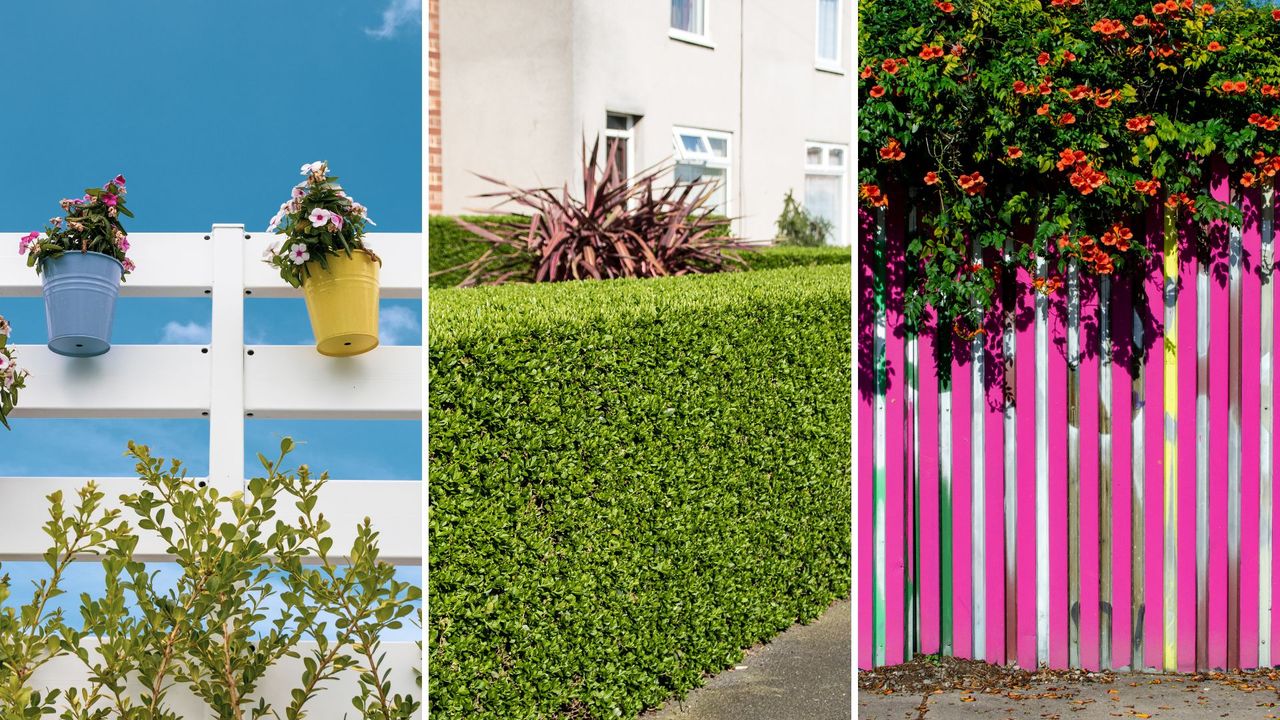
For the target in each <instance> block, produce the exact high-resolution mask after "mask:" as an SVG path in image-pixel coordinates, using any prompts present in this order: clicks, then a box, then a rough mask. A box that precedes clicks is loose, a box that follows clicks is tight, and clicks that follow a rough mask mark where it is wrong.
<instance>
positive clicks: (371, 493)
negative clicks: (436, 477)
mask: <svg viewBox="0 0 1280 720" xmlns="http://www.w3.org/2000/svg"><path fill="white" fill-rule="evenodd" d="M315 470H317V471H319V470H323V468H315ZM91 479H92V480H95V481H96V482H97V483H98V487H99V488H100V489H101V490H102V492H103V494H104V495H105V496H106V497H105V498H104V500H103V504H104V506H105V507H108V508H123V506H122V505H121V504H120V503H119V500H118V498H119V496H120V495H122V494H125V493H132V492H137V491H138V490H139V489H141V487H142V485H141V482H140V481H139V480H138V479H137V478H128V477H125V478H121V477H114V478H88V477H78V478H74V477H73V478H67V477H62V478H31V477H25V478H13V477H0V501H2V502H0V561H5V562H8V561H19V560H40V559H41V556H42V555H43V554H44V551H45V550H46V549H47V548H48V545H49V538H48V537H47V536H46V535H45V534H44V530H43V529H42V527H43V525H44V523H45V521H47V520H48V518H49V503H48V500H47V499H46V498H47V497H48V496H49V495H50V494H52V493H53V492H56V491H59V490H60V491H62V495H63V504H64V506H65V507H67V508H68V510H69V509H70V508H71V507H72V506H74V504H75V502H76V492H77V491H78V490H79V489H80V488H82V487H84V486H85V485H86V484H87V483H88V482H89V480H91ZM206 480H207V479H206V478H193V479H192V482H205V481H206ZM241 484H242V483H241ZM316 508H317V512H320V513H323V514H324V516H325V517H326V518H327V519H328V520H329V522H330V523H332V525H333V527H332V529H331V530H330V536H331V537H332V538H333V546H334V549H335V552H339V553H341V552H343V551H345V550H347V549H349V548H350V547H351V543H352V542H353V541H354V540H355V536H356V526H357V525H358V524H359V523H361V522H362V521H363V520H364V518H365V517H366V516H367V517H369V519H370V520H372V522H373V527H374V529H375V530H377V531H378V533H379V538H378V548H379V551H380V553H381V555H382V557H383V559H384V560H386V561H387V562H390V563H394V564H396V565H418V564H420V563H421V561H422V528H423V510H422V483H420V482H418V481H416V480H330V481H329V482H328V483H327V484H326V485H325V486H324V489H323V490H321V492H320V501H319V502H318V503H317V504H316ZM277 512H278V513H279V517H280V518H281V519H283V520H289V521H292V520H293V519H294V517H295V515H294V508H293V505H292V503H289V504H286V505H284V506H282V507H280V508H278V510H277ZM132 517H133V516H132V512H131V511H129V510H127V509H126V510H124V512H123V519H125V520H128V521H131V519H132ZM137 555H138V559H140V560H146V561H148V562H152V561H155V562H164V561H169V560H172V559H173V558H172V556H170V555H169V554H168V553H167V552H165V545H164V544H163V543H162V542H161V541H160V540H159V539H158V538H156V537H155V536H154V534H152V533H143V534H141V535H140V539H139V542H138V549H137Z"/></svg>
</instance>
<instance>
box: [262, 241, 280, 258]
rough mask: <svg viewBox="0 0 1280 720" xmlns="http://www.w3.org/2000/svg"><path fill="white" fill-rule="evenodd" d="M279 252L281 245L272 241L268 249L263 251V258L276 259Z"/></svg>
mask: <svg viewBox="0 0 1280 720" xmlns="http://www.w3.org/2000/svg"><path fill="white" fill-rule="evenodd" d="M279 252H280V246H279V245H277V244H276V243H271V244H269V245H267V249H266V250H263V251H262V259H263V260H267V261H271V260H274V259H275V257H276V254H277V253H279Z"/></svg>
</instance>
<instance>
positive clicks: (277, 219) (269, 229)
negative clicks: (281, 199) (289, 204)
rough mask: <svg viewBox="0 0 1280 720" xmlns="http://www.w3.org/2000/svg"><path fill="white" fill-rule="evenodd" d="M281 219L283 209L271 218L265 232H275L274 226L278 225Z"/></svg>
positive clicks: (282, 217)
mask: <svg viewBox="0 0 1280 720" xmlns="http://www.w3.org/2000/svg"><path fill="white" fill-rule="evenodd" d="M283 219H284V210H281V211H280V212H278V213H276V214H275V216H273V217H272V218H271V224H270V225H267V232H275V231H276V228H278V227H280V221H281V220H283Z"/></svg>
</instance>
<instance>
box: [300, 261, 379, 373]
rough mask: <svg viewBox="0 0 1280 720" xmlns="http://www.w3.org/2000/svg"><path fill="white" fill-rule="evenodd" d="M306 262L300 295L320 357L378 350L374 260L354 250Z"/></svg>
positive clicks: (376, 272) (376, 284)
mask: <svg viewBox="0 0 1280 720" xmlns="http://www.w3.org/2000/svg"><path fill="white" fill-rule="evenodd" d="M327 262H328V267H327V268H326V267H323V266H321V265H320V262H319V261H317V260H311V261H308V262H307V266H308V267H307V278H306V279H305V280H303V281H302V296H303V297H304V298H306V301H307V314H308V315H309V316H310V317H311V331H312V332H313V333H315V336H316V350H317V351H318V352H319V353H320V354H321V355H329V356H332V357H344V356H348V355H359V354H360V353H366V352H369V351H370V350H372V349H374V348H376V347H378V260H377V258H376V257H374V255H373V254H372V253H369V252H365V251H363V250H357V251H356V252H353V253H351V255H350V256H349V257H348V256H346V255H337V256H334V257H331V258H328V259H327Z"/></svg>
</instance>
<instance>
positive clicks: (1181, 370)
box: [1174, 216, 1199, 672]
mask: <svg viewBox="0 0 1280 720" xmlns="http://www.w3.org/2000/svg"><path fill="white" fill-rule="evenodd" d="M1194 227H1195V225H1194V220H1192V219H1191V218H1190V217H1189V216H1188V217H1187V218H1185V220H1184V222H1183V223H1182V225H1181V228H1180V230H1181V232H1180V235H1181V236H1182V247H1184V248H1190V247H1193V245H1192V244H1190V240H1191V237H1190V234H1191V233H1192V232H1194ZM1180 259H1181V263H1182V273H1183V275H1182V277H1183V278H1184V280H1190V279H1191V278H1194V277H1195V274H1196V272H1197V271H1198V267H1199V263H1198V262H1197V260H1196V256H1195V253H1192V252H1186V253H1183V255H1182V257H1181V258H1180ZM1177 312H1178V347H1180V348H1186V349H1187V350H1188V351H1187V352H1183V353H1181V354H1180V355H1179V357H1178V363H1177V367H1178V379H1177V382H1178V385H1179V386H1180V387H1182V388H1187V390H1186V391H1184V392H1182V393H1181V394H1180V395H1179V397H1178V401H1179V408H1178V417H1179V418H1180V419H1181V422H1180V424H1179V425H1178V428H1177V433H1178V441H1177V452H1178V466H1177V467H1178V474H1177V481H1176V482H1177V486H1176V491H1177V493H1178V495H1177V500H1176V504H1175V507H1176V515H1175V517H1176V519H1175V527H1174V538H1175V540H1176V541H1177V542H1176V545H1177V584H1176V587H1177V593H1178V601H1177V606H1178V610H1179V614H1178V615H1177V616H1176V617H1177V622H1178V650H1177V658H1178V661H1177V662H1178V668H1179V670H1181V671H1182V672H1191V671H1192V670H1194V669H1195V663H1196V613H1195V604H1196V554H1195V551H1196V546H1195V533H1194V532H1193V531H1192V530H1191V528H1194V527H1195V524H1196V505H1195V503H1196V487H1195V478H1196V427H1195V388H1196V357H1195V355H1194V353H1192V352H1190V349H1191V348H1194V347H1196V313H1197V312H1198V310H1197V298H1196V293H1195V286H1194V284H1193V283H1188V282H1185V281H1184V282H1183V284H1182V287H1181V288H1180V292H1179V293H1178V298H1177ZM1182 528H1186V531H1185V532H1184V531H1183V530H1182Z"/></svg>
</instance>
